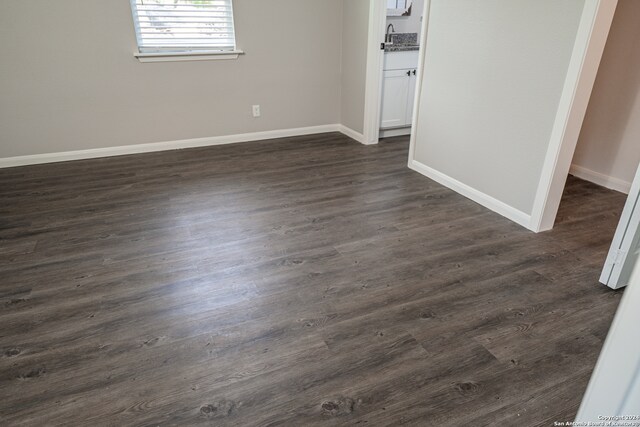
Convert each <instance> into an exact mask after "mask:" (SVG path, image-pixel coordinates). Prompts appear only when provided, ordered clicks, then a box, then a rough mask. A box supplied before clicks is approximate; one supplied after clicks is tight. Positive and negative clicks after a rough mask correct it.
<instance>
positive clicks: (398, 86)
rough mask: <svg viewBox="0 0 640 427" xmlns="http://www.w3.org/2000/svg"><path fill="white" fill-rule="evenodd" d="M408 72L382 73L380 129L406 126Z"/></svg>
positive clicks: (390, 71)
mask: <svg viewBox="0 0 640 427" xmlns="http://www.w3.org/2000/svg"><path fill="white" fill-rule="evenodd" d="M408 73H409V74H410V73H411V72H410V71H409V70H389V71H385V72H384V82H383V90H382V120H381V122H380V127H382V128H383V129H384V128H394V127H401V126H406V125H407V99H408V97H409V86H410V84H409V81H410V80H411V77H410V76H409V75H408Z"/></svg>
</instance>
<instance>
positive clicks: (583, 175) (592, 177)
mask: <svg viewBox="0 0 640 427" xmlns="http://www.w3.org/2000/svg"><path fill="white" fill-rule="evenodd" d="M569 173H570V174H571V175H573V176H575V177H577V178H580V179H584V180H585V181H589V182H593V183H594V184H597V185H600V186H602V187H605V188H609V189H611V190H616V191H619V192H621V193H624V194H629V190H631V183H630V182H627V181H624V180H622V179H620V178H614V177H612V176H609V175H605V174H603V173H600V172H596V171H593V170H591V169H587V168H585V167H583V166H579V165H576V164H572V165H571V168H570V169H569Z"/></svg>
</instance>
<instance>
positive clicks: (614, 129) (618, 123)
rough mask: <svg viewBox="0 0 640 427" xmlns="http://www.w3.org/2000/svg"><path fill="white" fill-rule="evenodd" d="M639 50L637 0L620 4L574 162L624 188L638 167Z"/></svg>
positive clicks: (621, 1)
mask: <svg viewBox="0 0 640 427" xmlns="http://www.w3.org/2000/svg"><path fill="white" fill-rule="evenodd" d="M639 45H640V1H638V0H619V2H618V7H617V9H616V14H615V17H614V19H613V24H612V27H611V31H610V33H609V38H608V40H607V45H606V48H605V51H604V55H603V57H602V62H601V63H600V68H599V70H598V77H597V79H596V83H595V86H594V88H593V93H592V95H591V100H590V101H589V108H588V110H587V115H586V117H585V121H584V124H583V127H582V131H581V133H580V139H579V140H578V145H577V147H576V152H575V155H574V158H573V164H574V165H577V166H580V167H582V168H584V169H586V170H588V171H592V172H595V173H596V174H601V175H603V177H601V178H605V177H609V178H612V179H613V180H614V181H615V180H619V181H622V182H626V183H630V182H631V181H632V180H633V177H634V175H635V172H636V169H637V168H638V163H640V47H639ZM583 177H585V178H587V179H589V176H583ZM605 179H606V178H605Z"/></svg>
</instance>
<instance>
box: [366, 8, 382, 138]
mask: <svg viewBox="0 0 640 427" xmlns="http://www.w3.org/2000/svg"><path fill="white" fill-rule="evenodd" d="M385 11H386V7H385V3H384V0H374V1H372V2H371V3H370V6H369V31H368V43H367V70H366V75H365V76H366V77H365V94H364V125H363V132H362V134H363V135H364V142H363V144H366V145H370V144H377V143H378V141H379V139H380V111H381V107H382V105H381V104H382V76H383V68H384V67H383V65H384V50H383V49H380V43H382V41H381V40H384V32H385V24H386V23H387V14H386V13H385Z"/></svg>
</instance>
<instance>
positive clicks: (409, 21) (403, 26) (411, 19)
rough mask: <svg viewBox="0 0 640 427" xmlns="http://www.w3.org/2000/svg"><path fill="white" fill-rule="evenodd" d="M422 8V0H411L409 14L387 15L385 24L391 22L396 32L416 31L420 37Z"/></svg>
mask: <svg viewBox="0 0 640 427" xmlns="http://www.w3.org/2000/svg"><path fill="white" fill-rule="evenodd" d="M423 10H424V0H413V7H412V8H411V15H410V16H387V24H393V28H394V29H395V30H396V33H418V39H420V34H421V29H422V11H423Z"/></svg>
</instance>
